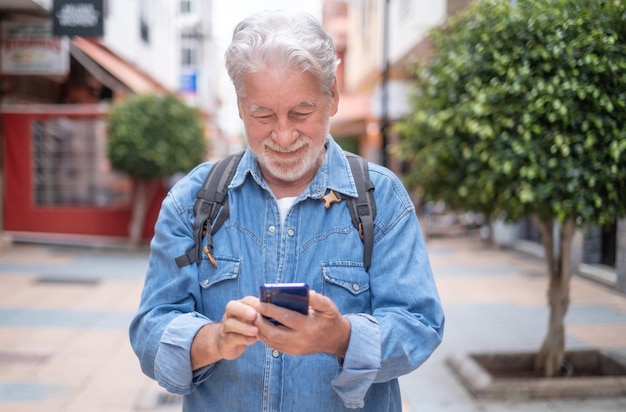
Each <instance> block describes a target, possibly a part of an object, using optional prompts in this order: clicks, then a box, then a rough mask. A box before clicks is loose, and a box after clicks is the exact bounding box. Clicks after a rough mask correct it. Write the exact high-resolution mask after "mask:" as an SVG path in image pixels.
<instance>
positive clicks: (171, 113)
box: [108, 94, 206, 180]
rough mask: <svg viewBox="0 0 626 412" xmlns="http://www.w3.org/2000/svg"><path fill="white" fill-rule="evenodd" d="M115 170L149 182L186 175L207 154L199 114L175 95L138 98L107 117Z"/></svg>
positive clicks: (120, 105) (111, 154)
mask: <svg viewBox="0 0 626 412" xmlns="http://www.w3.org/2000/svg"><path fill="white" fill-rule="evenodd" d="M108 138H109V140H108V151H109V158H110V160H111V164H112V166H113V168H114V169H116V170H119V171H122V172H124V173H127V174H128V175H130V176H132V177H134V178H137V179H140V180H148V179H154V178H160V177H165V176H170V175H173V174H175V173H176V172H187V171H189V170H190V169H191V168H193V167H194V166H195V165H197V164H198V163H200V162H201V161H202V160H203V158H204V155H205V151H206V141H205V139H204V137H203V128H202V122H201V118H200V116H199V113H198V112H197V111H196V110H195V109H193V108H191V107H189V106H188V105H186V104H185V103H183V102H181V101H180V100H178V99H177V98H176V97H175V96H173V95H164V96H159V95H149V94H148V95H135V96H131V97H130V98H128V99H127V100H125V101H122V102H120V103H118V104H116V105H114V106H113V107H112V108H111V110H110V112H109V116H108Z"/></svg>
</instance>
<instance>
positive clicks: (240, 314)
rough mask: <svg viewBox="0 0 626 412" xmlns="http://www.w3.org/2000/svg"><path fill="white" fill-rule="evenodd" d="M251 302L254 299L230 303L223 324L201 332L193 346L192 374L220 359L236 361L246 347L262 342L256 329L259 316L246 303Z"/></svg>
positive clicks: (204, 328)
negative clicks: (193, 371)
mask: <svg viewBox="0 0 626 412" xmlns="http://www.w3.org/2000/svg"><path fill="white" fill-rule="evenodd" d="M250 299H252V300H254V299H255V298H252V297H246V298H243V299H242V300H240V301H235V300H234V301H230V302H228V304H227V305H226V312H225V313H224V316H223V317H222V321H221V322H220V323H212V324H209V325H206V326H204V327H202V328H201V329H200V330H199V331H198V333H197V334H196V336H195V337H194V339H193V342H192V344H191V367H192V369H193V370H196V369H198V368H201V367H203V366H206V365H210V364H212V363H215V362H217V361H218V360H221V359H228V360H232V359H236V358H238V357H239V356H241V354H243V352H244V351H245V350H246V347H248V346H249V345H252V344H253V343H255V342H257V341H258V340H259V337H258V332H259V330H258V328H257V327H256V326H255V321H256V320H257V318H258V317H259V314H258V313H257V312H256V311H255V310H254V309H253V308H252V307H251V306H250V304H248V303H245V302H246V301H249V300H250Z"/></svg>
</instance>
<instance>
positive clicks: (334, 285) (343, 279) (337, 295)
mask: <svg viewBox="0 0 626 412" xmlns="http://www.w3.org/2000/svg"><path fill="white" fill-rule="evenodd" d="M322 279H323V284H322V294H323V295H325V296H327V297H329V298H330V299H332V301H333V302H335V305H337V307H338V308H339V310H340V311H341V313H343V314H347V313H371V303H370V281H369V280H370V279H369V274H368V273H367V271H365V269H364V268H363V266H362V265H360V264H354V265H353V264H350V263H346V262H332V263H325V264H322Z"/></svg>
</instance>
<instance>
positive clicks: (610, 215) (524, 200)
mask: <svg viewBox="0 0 626 412" xmlns="http://www.w3.org/2000/svg"><path fill="white" fill-rule="evenodd" d="M625 13H626V5H625V2H623V1H617V0H616V1H601V0H524V1H518V2H517V5H516V6H511V5H510V4H509V2H508V1H505V0H478V1H475V2H473V4H472V6H470V8H469V9H468V10H466V12H463V13H461V14H459V15H457V17H456V18H454V19H452V20H451V21H449V22H448V24H446V26H445V27H442V28H439V29H437V30H434V31H432V33H431V41H432V46H433V51H434V53H433V55H432V56H430V58H427V59H425V60H424V61H423V62H422V64H420V65H418V66H417V67H416V71H415V75H416V85H417V94H416V96H415V99H414V111H413V114H412V115H411V116H409V117H408V118H407V119H406V120H405V121H404V122H403V123H401V125H400V126H399V128H398V130H399V131H400V133H401V135H402V136H403V137H404V139H403V142H402V144H401V146H400V147H399V150H397V154H398V155H399V156H402V157H404V158H405V159H406V160H409V164H410V165H411V166H412V173H411V174H410V175H409V176H407V178H408V182H409V183H411V184H414V185H419V186H422V187H423V188H424V190H425V192H426V194H427V195H430V196H432V197H434V198H443V199H445V200H446V201H448V203H450V204H451V205H453V206H457V207H464V208H465V209H473V210H476V211H482V212H484V211H486V210H487V211H492V212H494V213H498V212H504V216H505V217H508V218H509V219H511V220H516V219H519V218H520V217H523V216H530V215H536V216H538V217H540V218H544V219H547V218H551V217H557V218H558V220H559V221H564V220H565V219H566V218H574V219H575V220H576V222H577V223H578V224H582V223H597V224H600V225H603V224H606V223H609V222H612V221H614V220H615V218H616V217H617V216H623V215H624V214H625V212H626V121H624V119H626V14H625Z"/></svg>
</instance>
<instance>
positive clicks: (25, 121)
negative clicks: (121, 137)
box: [2, 105, 164, 243]
mask: <svg viewBox="0 0 626 412" xmlns="http://www.w3.org/2000/svg"><path fill="white" fill-rule="evenodd" d="M105 115H106V106H104V105H103V106H99V105H78V106H63V105H23V106H19V105H16V106H4V107H3V108H2V120H3V121H2V123H3V135H4V166H5V207H4V224H5V228H4V229H5V231H6V232H7V233H8V234H10V235H11V236H12V237H13V238H16V239H33V240H56V241H74V242H75V241H85V240H86V239H85V237H88V238H89V240H87V241H97V242H98V243H102V242H119V241H120V238H126V237H127V236H128V227H129V223H130V219H131V210H132V208H131V206H132V201H133V199H132V193H133V190H132V189H133V187H132V182H131V180H130V179H129V178H128V177H126V176H123V175H120V174H119V173H116V172H115V171H113V170H111V167H110V164H109V161H108V158H107V153H106V130H105V129H106V127H105V117H104V116H105ZM158 192H159V193H157V194H156V195H155V198H154V199H153V202H152V204H151V206H150V210H149V213H148V218H147V219H146V223H145V226H144V228H143V238H144V239H149V238H150V237H151V236H152V229H153V225H154V222H155V219H156V214H157V213H158V207H159V205H160V200H161V199H162V197H163V195H164V190H163V189H162V190H159V191H158ZM81 239H82V240H81Z"/></svg>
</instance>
